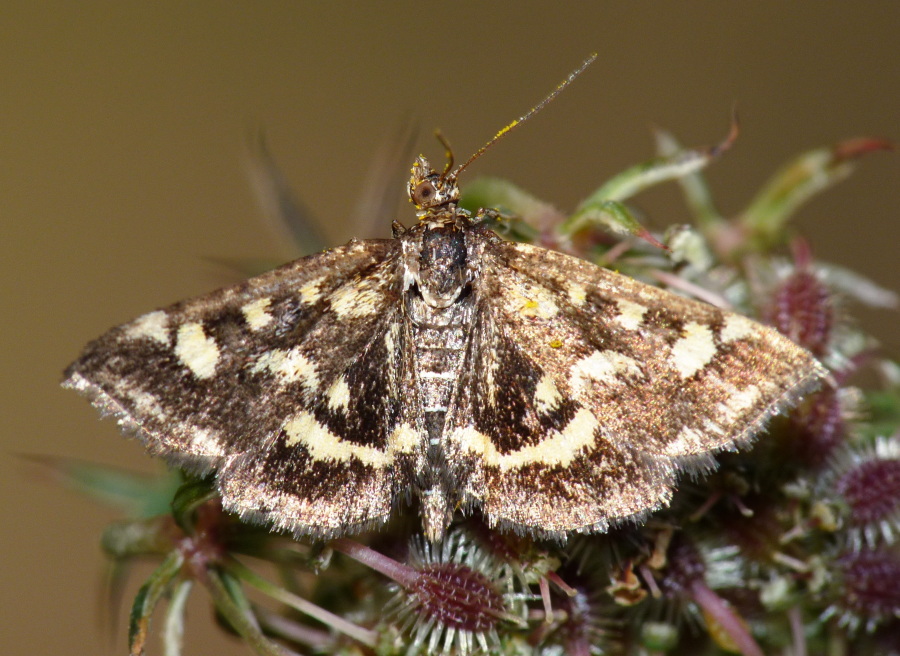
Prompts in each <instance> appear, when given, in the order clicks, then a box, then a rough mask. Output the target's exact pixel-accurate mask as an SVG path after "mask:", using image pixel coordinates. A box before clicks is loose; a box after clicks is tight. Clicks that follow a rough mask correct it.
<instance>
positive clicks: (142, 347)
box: [64, 240, 420, 536]
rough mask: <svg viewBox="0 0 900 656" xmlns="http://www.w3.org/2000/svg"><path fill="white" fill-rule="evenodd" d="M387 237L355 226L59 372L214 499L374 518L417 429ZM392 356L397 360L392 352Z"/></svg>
mask: <svg viewBox="0 0 900 656" xmlns="http://www.w3.org/2000/svg"><path fill="white" fill-rule="evenodd" d="M398 261H399V248H398V246H397V243H396V242H394V241H390V240H384V241H380V240H373V241H365V242H351V243H350V244H348V245H346V246H343V247H341V248H337V249H333V250H330V251H326V252H324V253H321V254H317V255H312V256H310V257H306V258H303V259H301V260H298V261H296V262H294V263H292V264H289V265H286V266H284V267H282V268H280V269H276V270H275V271H272V272H270V273H267V274H264V275H262V276H259V277H256V278H253V279H251V280H248V281H246V282H244V283H242V284H239V285H236V286H234V287H229V288H225V289H221V290H219V291H216V292H213V293H212V294H209V295H207V296H202V297H199V298H196V299H193V300H189V301H185V302H182V303H178V304H176V305H173V306H171V307H169V308H165V309H162V310H157V311H156V312H151V313H149V314H147V315H144V316H142V317H140V318H138V319H137V320H135V321H132V322H131V323H128V324H125V325H123V326H120V327H118V328H115V329H113V330H111V331H110V332H108V333H107V334H106V335H104V336H102V337H100V338H99V339H98V340H96V341H95V342H93V343H91V344H89V345H88V347H87V348H86V350H85V352H84V353H83V354H82V356H81V358H80V359H79V360H77V361H76V362H75V363H74V364H73V365H71V366H70V367H69V369H68V370H67V372H66V380H65V382H64V385H65V386H67V387H71V388H74V389H76V390H78V391H79V392H82V393H84V394H86V395H87V396H89V397H90V398H91V400H92V402H93V403H94V405H96V406H97V407H98V408H100V409H101V411H103V412H105V413H110V414H113V415H115V416H116V417H117V418H118V420H119V423H120V424H121V425H122V426H123V427H124V428H125V429H126V430H127V431H128V432H130V433H132V434H135V435H136V436H137V437H139V438H140V439H141V440H142V441H143V442H144V443H145V444H146V445H147V447H148V449H149V450H150V451H151V452H153V453H155V454H158V455H162V456H164V457H165V458H166V459H167V460H169V461H171V462H173V463H175V464H177V465H179V466H183V467H186V468H188V469H191V470H194V471H197V472H200V473H203V472H206V471H209V470H213V469H215V470H218V472H219V473H218V482H219V488H220V490H221V492H222V495H223V501H224V503H225V506H226V507H228V508H230V509H232V510H236V511H237V512H240V513H241V514H242V515H244V516H247V517H250V518H255V519H260V520H266V521H271V522H273V523H274V524H275V525H277V526H279V527H281V528H287V529H290V530H293V531H295V532H297V533H314V534H317V535H322V536H325V535H330V534H333V533H335V532H345V531H346V530H348V529H349V530H352V529H355V528H362V527H365V526H369V525H372V524H376V523H378V522H380V521H384V520H385V519H386V517H387V516H388V514H389V513H390V509H391V503H392V500H393V498H394V497H395V495H396V494H398V493H399V492H401V491H404V490H407V489H408V487H409V482H408V479H409V476H410V474H409V472H410V471H411V467H412V465H411V464H410V462H411V461H412V460H414V459H415V458H416V457H417V456H416V453H417V452H418V451H419V447H420V443H419V436H418V432H417V429H416V426H415V423H414V422H413V421H412V420H411V417H414V415H415V410H414V407H413V406H412V404H413V403H414V401H413V400H408V399H407V400H404V396H403V395H401V394H400V390H401V389H402V388H403V382H402V378H403V376H409V375H410V374H409V366H410V365H409V362H408V361H407V360H408V357H407V356H405V355H404V345H403V343H402V342H403V339H404V334H403V324H402V323H401V317H400V316H399V309H398V308H399V307H400V303H398V298H399V295H400V293H401V287H402V274H401V272H400V269H399V264H398ZM391 363H393V366H391Z"/></svg>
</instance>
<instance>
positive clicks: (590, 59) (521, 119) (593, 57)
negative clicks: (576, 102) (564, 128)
mask: <svg viewBox="0 0 900 656" xmlns="http://www.w3.org/2000/svg"><path fill="white" fill-rule="evenodd" d="M596 59H597V53H596V52H595V53H592V54H591V56H590V57H588V58H587V59H585V60H584V61H583V62H581V65H580V66H579V67H578V68H576V69H575V70H574V71H572V72H571V73H569V76H568V77H567V78H566V79H565V80H563V81H562V82H560V83H559V84H558V85H557V86H556V88H555V89H554V90H553V91H551V92H550V94H549V95H548V96H547V97H546V98H544V99H543V100H542V101H541V102H539V103H538V104H537V105H535V106H534V107H532V108H531V109H529V110H528V111H527V112H526V113H525V114H523V115H522V116H520V117H519V118H517V119H516V120H515V121H513V122H512V123H510V124H509V125H507V126H505V127H504V128H503V129H502V130H500V131H499V132H498V133H497V134H495V135H494V136H493V137H492V138H491V139H490V141H488V142H487V143H486V144H484V145H483V146H482V147H481V148H479V149H478V150H477V151H475V154H474V155H472V156H471V157H470V158H469V159H467V160H466V161H465V162H463V163H462V164H460V165H459V167H458V168H457V169H456V170H455V171H453V173H451V174H450V176H449V177H450V178H451V179H455V178H456V177H457V176H458V175H459V174H460V173H461V172H462V171H463V169H465V168H466V167H467V166H469V164H471V163H472V162H474V161H475V160H476V159H478V158H479V157H481V156H482V155H483V154H484V151H486V150H487V149H488V148H490V147H491V146H493V145H494V144H495V143H497V142H498V141H500V139H502V138H503V137H505V136H506V135H507V134H509V133H510V132H511V131H512V129H513V128H516V127H518V126H520V125H522V123H524V122H525V121H527V120H528V119H530V118H531V117H532V116H534V115H535V114H537V113H538V112H539V111H541V110H542V109H543V108H544V107H546V105H547V103H549V102H550V101H551V100H553V99H554V98H556V96H558V95H559V94H560V93H561V92H562V90H563V89H565V88H566V87H567V86H569V85H570V84H572V82H573V81H574V80H575V78H576V77H578V76H579V75H581V73H583V72H584V69H586V68H587V67H588V66H590V65H591V64H593V63H594V62H595V61H596ZM441 143H444V144H445V145H446V143H445V142H444V141H441ZM445 173H446V171H445ZM442 177H443V176H442Z"/></svg>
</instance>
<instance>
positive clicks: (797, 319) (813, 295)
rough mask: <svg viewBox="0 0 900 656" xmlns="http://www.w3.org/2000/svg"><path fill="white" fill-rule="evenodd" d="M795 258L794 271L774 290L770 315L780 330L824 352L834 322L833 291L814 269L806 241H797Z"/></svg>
mask: <svg viewBox="0 0 900 656" xmlns="http://www.w3.org/2000/svg"><path fill="white" fill-rule="evenodd" d="M794 259H795V262H796V265H795V268H794V271H793V272H792V273H790V274H789V275H788V276H787V278H785V279H784V280H783V281H782V283H781V284H780V285H779V286H778V288H777V289H776V290H775V292H774V293H773V294H772V300H771V303H770V306H769V308H768V312H767V313H766V314H767V318H768V319H769V321H770V322H771V323H772V325H773V326H775V327H776V328H777V329H778V331H779V332H781V333H782V334H784V335H787V336H788V337H790V338H791V339H792V340H794V341H795V342H797V344H799V345H800V346H803V347H804V348H806V349H808V350H809V351H811V352H812V353H813V354H815V355H817V356H822V355H824V354H825V352H826V350H827V348H828V345H829V342H830V340H831V334H832V328H833V326H834V305H833V302H832V298H831V291H830V290H829V289H828V287H826V286H825V284H824V283H823V282H822V281H821V280H820V279H819V278H818V276H817V275H816V274H815V272H813V271H812V270H811V268H810V260H811V256H810V253H809V248H808V246H807V245H806V244H805V242H802V241H798V242H796V243H795V244H794Z"/></svg>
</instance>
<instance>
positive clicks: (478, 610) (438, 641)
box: [392, 532, 510, 656]
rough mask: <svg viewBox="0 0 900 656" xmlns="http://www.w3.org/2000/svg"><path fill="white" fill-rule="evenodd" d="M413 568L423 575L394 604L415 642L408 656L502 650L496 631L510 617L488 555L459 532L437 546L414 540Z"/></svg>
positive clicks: (412, 551) (404, 626)
mask: <svg viewBox="0 0 900 656" xmlns="http://www.w3.org/2000/svg"><path fill="white" fill-rule="evenodd" d="M409 564H410V565H411V566H412V567H413V568H414V569H416V570H417V571H418V574H419V575H418V577H416V578H415V580H414V581H413V582H412V583H411V584H409V585H406V586H405V587H403V588H398V589H397V592H396V594H395V597H394V600H393V602H392V606H394V607H396V609H397V610H396V613H397V616H398V619H399V621H398V622H397V624H399V625H400V626H402V628H403V630H404V631H406V630H409V631H410V633H411V634H412V636H413V638H412V641H411V642H410V644H409V648H408V651H407V653H408V654H416V653H420V652H423V651H424V652H425V653H428V654H451V653H453V654H461V655H463V656H465V655H466V654H471V653H476V652H478V651H479V649H480V651H482V652H488V651H490V650H491V648H496V647H497V646H498V645H499V638H498V635H497V625H498V624H499V623H500V622H501V621H502V620H503V619H505V618H509V617H510V614H509V610H508V607H507V603H506V600H505V599H504V595H503V594H502V593H501V592H500V586H499V583H498V581H497V576H496V575H497V571H498V570H497V568H496V566H495V564H494V562H493V559H492V558H491V557H490V556H489V555H488V554H487V553H486V552H484V551H483V550H481V549H480V548H478V547H477V546H475V545H474V544H473V543H472V542H471V541H470V540H469V539H468V538H467V537H466V536H465V534H463V533H461V532H454V533H450V534H449V535H448V536H447V537H446V538H445V539H444V541H443V542H442V543H441V544H437V545H433V544H431V543H429V542H427V541H426V540H423V539H417V540H415V541H414V542H413V544H412V548H411V550H410V562H409Z"/></svg>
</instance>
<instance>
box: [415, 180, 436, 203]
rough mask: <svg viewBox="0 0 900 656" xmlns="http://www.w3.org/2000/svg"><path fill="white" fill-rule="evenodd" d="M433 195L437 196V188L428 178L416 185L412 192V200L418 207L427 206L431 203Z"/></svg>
mask: <svg viewBox="0 0 900 656" xmlns="http://www.w3.org/2000/svg"><path fill="white" fill-rule="evenodd" d="M435 196H437V188H436V187H435V186H434V184H433V183H432V182H430V181H429V180H422V182H420V183H419V184H417V185H416V188H415V189H413V192H412V196H411V198H412V201H413V202H414V203H415V204H416V205H418V206H419V207H428V206H429V205H431V203H432V201H433V200H434V198H435Z"/></svg>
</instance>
